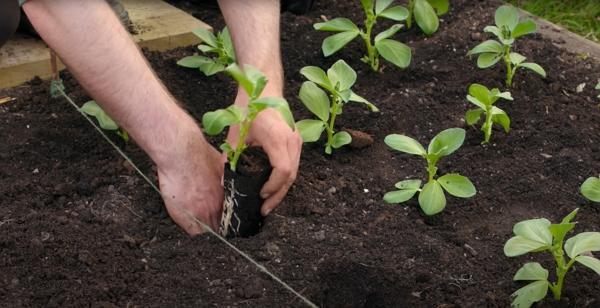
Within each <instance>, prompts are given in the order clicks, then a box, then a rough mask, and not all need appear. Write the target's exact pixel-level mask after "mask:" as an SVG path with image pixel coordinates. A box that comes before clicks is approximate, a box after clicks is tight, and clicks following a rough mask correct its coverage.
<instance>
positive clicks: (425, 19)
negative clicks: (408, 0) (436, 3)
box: [413, 0, 440, 35]
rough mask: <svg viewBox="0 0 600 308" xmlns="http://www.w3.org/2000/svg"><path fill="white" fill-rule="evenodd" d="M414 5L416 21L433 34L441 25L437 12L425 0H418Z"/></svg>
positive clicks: (424, 29)
mask: <svg viewBox="0 0 600 308" xmlns="http://www.w3.org/2000/svg"><path fill="white" fill-rule="evenodd" d="M414 3H415V7H414V11H413V12H414V15H415V21H416V22H417V25H419V28H421V30H423V32H425V34H427V35H431V34H433V33H435V31H437V29H438V27H439V26H440V22H439V20H438V17H437V14H436V13H435V11H434V10H433V7H431V4H429V2H427V1H425V0H416V1H415V2H414Z"/></svg>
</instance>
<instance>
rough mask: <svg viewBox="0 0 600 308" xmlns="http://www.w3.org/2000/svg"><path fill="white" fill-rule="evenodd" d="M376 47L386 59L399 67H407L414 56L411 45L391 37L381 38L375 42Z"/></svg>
mask: <svg viewBox="0 0 600 308" xmlns="http://www.w3.org/2000/svg"><path fill="white" fill-rule="evenodd" d="M375 48H377V51H378V52H379V54H380V55H381V56H382V57H383V58H384V59H386V60H388V61H390V62H392V63H393V64H394V65H396V66H398V67H401V68H405V67H407V66H408V65H409V64H410V60H411V57H412V56H411V51H410V47H408V46H406V45H404V44H402V43H400V42H397V41H394V40H389V39H385V40H380V41H379V42H375Z"/></svg>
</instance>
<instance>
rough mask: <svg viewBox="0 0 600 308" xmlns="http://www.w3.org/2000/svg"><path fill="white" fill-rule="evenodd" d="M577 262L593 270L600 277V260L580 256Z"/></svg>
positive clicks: (576, 259)
mask: <svg viewBox="0 0 600 308" xmlns="http://www.w3.org/2000/svg"><path fill="white" fill-rule="evenodd" d="M575 261H577V262H579V263H581V264H583V265H585V266H587V267H589V268H591V269H592V270H593V271H594V272H596V274H598V275H600V260H598V259H596V258H594V257H588V256H578V257H577V258H575Z"/></svg>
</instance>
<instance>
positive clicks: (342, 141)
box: [331, 132, 352, 149]
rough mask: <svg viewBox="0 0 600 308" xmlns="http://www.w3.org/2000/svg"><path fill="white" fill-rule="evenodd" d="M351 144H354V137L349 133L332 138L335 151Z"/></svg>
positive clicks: (342, 133)
mask: <svg viewBox="0 0 600 308" xmlns="http://www.w3.org/2000/svg"><path fill="white" fill-rule="evenodd" d="M350 142H352V137H350V134H348V133H347V132H339V133H337V134H335V135H333V138H331V146H332V147H334V148H335V149H337V148H339V147H342V146H344V145H346V144H350Z"/></svg>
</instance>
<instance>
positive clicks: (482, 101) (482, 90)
mask: <svg viewBox="0 0 600 308" xmlns="http://www.w3.org/2000/svg"><path fill="white" fill-rule="evenodd" d="M499 98H504V99H507V100H511V101H512V100H513V98H512V96H511V95H510V92H500V90H498V89H497V88H495V89H492V91H490V90H488V88H486V87H484V86H482V85H478V84H473V85H471V86H470V87H469V95H467V100H469V102H471V103H472V104H474V105H475V106H477V107H479V109H474V110H469V111H467V114H466V115H465V118H466V120H467V124H469V125H473V124H475V123H477V122H478V121H479V118H480V116H481V114H485V123H484V124H483V126H482V127H481V130H482V131H483V132H484V134H485V140H484V141H483V143H488V142H490V136H491V135H492V125H493V123H498V124H500V125H501V126H502V127H503V128H504V131H506V132H507V133H508V131H509V130H510V119H509V118H508V116H507V115H506V112H504V110H502V109H500V108H498V107H496V106H493V104H494V103H495V102H496V101H497V100H498V99H499Z"/></svg>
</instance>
